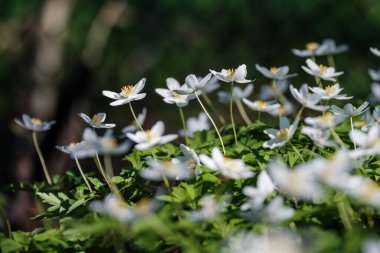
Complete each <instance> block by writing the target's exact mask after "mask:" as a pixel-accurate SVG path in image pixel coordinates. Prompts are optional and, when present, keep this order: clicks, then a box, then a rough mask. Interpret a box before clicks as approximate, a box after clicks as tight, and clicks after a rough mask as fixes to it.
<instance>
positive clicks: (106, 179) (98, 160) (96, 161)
mask: <svg viewBox="0 0 380 253" xmlns="http://www.w3.org/2000/svg"><path fill="white" fill-rule="evenodd" d="M94 161H95V164H96V167H97V168H98V170H99V172H100V174H101V175H102V177H103V178H104V180H105V181H106V183H107V185H108V187H109V188H110V189H111V191H112V187H111V184H110V182H109V181H108V178H107V175H106V173H105V172H104V169H103V166H102V163H101V162H100V159H99V155H98V153H96V154H95V157H94Z"/></svg>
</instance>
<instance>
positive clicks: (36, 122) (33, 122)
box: [31, 118, 42, 126]
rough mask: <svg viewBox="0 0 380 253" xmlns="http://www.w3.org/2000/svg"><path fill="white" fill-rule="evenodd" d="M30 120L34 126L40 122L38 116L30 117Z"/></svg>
mask: <svg viewBox="0 0 380 253" xmlns="http://www.w3.org/2000/svg"><path fill="white" fill-rule="evenodd" d="M31 121H32V124H33V125H35V126H38V125H41V124H42V121H41V120H40V119H39V118H32V119H31Z"/></svg>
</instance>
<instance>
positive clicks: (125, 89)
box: [120, 85, 135, 97]
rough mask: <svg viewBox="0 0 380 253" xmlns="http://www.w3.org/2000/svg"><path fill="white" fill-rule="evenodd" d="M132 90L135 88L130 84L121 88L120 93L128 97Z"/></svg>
mask: <svg viewBox="0 0 380 253" xmlns="http://www.w3.org/2000/svg"><path fill="white" fill-rule="evenodd" d="M134 91H135V88H134V87H133V86H132V85H127V86H123V87H122V88H121V92H120V94H121V95H123V96H124V97H128V96H130V95H132V94H133V93H134Z"/></svg>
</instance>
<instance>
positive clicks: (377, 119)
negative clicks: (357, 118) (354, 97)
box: [361, 105, 380, 132]
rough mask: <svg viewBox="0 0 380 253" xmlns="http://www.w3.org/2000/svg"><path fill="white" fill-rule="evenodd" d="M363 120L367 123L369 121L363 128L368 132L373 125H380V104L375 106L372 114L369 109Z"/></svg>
mask: <svg viewBox="0 0 380 253" xmlns="http://www.w3.org/2000/svg"><path fill="white" fill-rule="evenodd" d="M363 120H364V122H365V123H367V124H366V125H364V126H363V127H362V128H361V130H363V131H365V132H367V131H368V130H369V129H371V128H372V127H373V126H377V127H380V106H379V105H378V106H375V109H374V110H373V112H372V116H371V114H370V113H369V111H367V112H366V113H365V114H364V115H363Z"/></svg>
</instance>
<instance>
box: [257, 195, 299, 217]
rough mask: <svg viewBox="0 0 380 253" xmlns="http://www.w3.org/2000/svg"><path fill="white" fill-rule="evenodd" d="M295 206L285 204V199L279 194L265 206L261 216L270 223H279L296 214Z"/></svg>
mask: <svg viewBox="0 0 380 253" xmlns="http://www.w3.org/2000/svg"><path fill="white" fill-rule="evenodd" d="M294 213H295V211H294V209H293V208H290V207H287V206H285V205H284V199H283V198H282V197H281V196H277V197H275V198H274V199H272V200H271V202H269V204H268V205H267V206H266V207H265V208H264V210H263V212H262V214H261V216H262V218H263V219H264V220H265V221H268V222H270V223H279V222H282V221H285V220H288V219H290V218H291V217H292V216H293V215H294Z"/></svg>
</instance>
